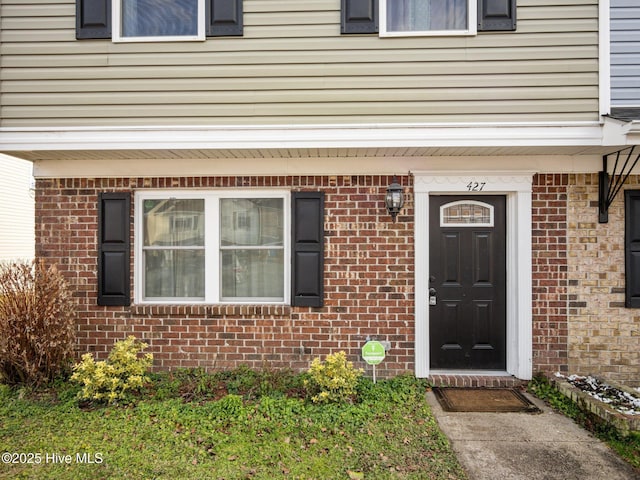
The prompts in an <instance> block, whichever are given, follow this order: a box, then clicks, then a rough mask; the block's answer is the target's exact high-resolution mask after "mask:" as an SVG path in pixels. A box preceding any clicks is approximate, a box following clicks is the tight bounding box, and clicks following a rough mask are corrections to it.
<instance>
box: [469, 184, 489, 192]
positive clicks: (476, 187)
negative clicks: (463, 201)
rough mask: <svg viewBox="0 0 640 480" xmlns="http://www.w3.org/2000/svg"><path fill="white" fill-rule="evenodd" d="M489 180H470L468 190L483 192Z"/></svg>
mask: <svg viewBox="0 0 640 480" xmlns="http://www.w3.org/2000/svg"><path fill="white" fill-rule="evenodd" d="M486 184H487V182H469V183H468V184H467V191H469V192H481V191H482V190H484V186H485V185H486Z"/></svg>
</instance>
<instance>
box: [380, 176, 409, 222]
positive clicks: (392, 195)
mask: <svg viewBox="0 0 640 480" xmlns="http://www.w3.org/2000/svg"><path fill="white" fill-rule="evenodd" d="M384 204H385V206H386V207H387V211H388V212H389V214H390V215H391V218H392V219H393V222H394V223H395V221H396V217H397V216H398V213H400V209H402V206H403V205H404V193H403V192H402V185H400V184H399V183H398V179H397V178H396V176H395V175H394V176H393V180H392V181H391V185H389V186H388V187H387V194H386V195H385V197H384Z"/></svg>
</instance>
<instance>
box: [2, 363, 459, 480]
mask: <svg viewBox="0 0 640 480" xmlns="http://www.w3.org/2000/svg"><path fill="white" fill-rule="evenodd" d="M303 380H304V376H303V375H293V374H290V373H287V372H275V371H265V372H254V371H250V370H248V369H239V370H236V371H233V372H223V373H220V374H215V375H208V374H205V373H204V372H201V371H180V372H175V373H169V374H162V375H154V379H153V381H152V383H151V385H150V386H149V387H148V388H147V390H146V391H145V392H143V394H141V395H140V396H139V398H136V399H135V402H133V403H131V404H129V405H126V406H108V407H106V406H93V405H84V406H81V405H78V402H77V400H76V394H77V388H75V387H72V386H70V385H69V384H67V383H61V384H59V385H58V386H57V387H54V388H52V389H49V390H48V391H45V392H43V391H36V392H34V391H29V390H18V389H10V388H8V387H6V386H2V385H0V453H2V452H15V453H16V454H20V453H22V454H26V456H22V457H16V456H15V455H14V458H12V459H11V460H13V459H15V460H17V463H0V478H11V479H16V478H29V479H31V478H38V479H46V478H55V479H84V478H87V479H89V478H91V479H101V478H104V479H107V478H119V479H142V478H144V479H151V478H153V479H165V478H167V479H178V478H180V479H182V478H185V479H187V478H198V479H199V478H212V479H278V478H287V479H385V478H394V479H395V478H406V479H411V478H415V479H450V480H455V479H464V478H466V477H465V474H464V472H463V471H462V468H461V467H460V465H459V463H458V462H457V460H456V458H455V456H454V454H453V452H452V450H451V447H450V445H449V442H448V440H447V439H446V437H445V436H444V435H443V434H442V433H441V431H440V430H439V428H438V426H437V424H436V422H435V419H434V418H433V416H432V414H431V412H430V410H429V407H428V405H427V403H426V401H425V398H424V395H425V390H426V388H427V386H428V385H427V384H426V383H425V382H424V381H421V380H416V379H415V378H413V377H411V376H400V377H397V378H395V379H391V380H385V381H379V382H378V383H377V384H375V385H374V384H373V383H372V382H371V381H370V380H367V379H361V380H360V381H359V383H358V387H357V394H356V395H355V397H354V401H353V402H351V403H341V404H326V405H317V404H314V403H312V402H310V401H308V400H306V399H305V398H303V397H304V386H303ZM28 455H31V456H30V457H29V456H28ZM3 459H4V457H3ZM29 460H31V461H32V463H30V464H27V463H24V462H25V461H29ZM67 462H68V463H67ZM90 462H93V463H90Z"/></svg>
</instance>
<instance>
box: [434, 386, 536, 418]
mask: <svg viewBox="0 0 640 480" xmlns="http://www.w3.org/2000/svg"><path fill="white" fill-rule="evenodd" d="M433 393H434V394H435V396H436V398H437V399H438V402H439V403H440V405H441V406H442V409H443V410H444V411H446V412H496V413H497V412H526V413H540V412H541V411H540V409H539V408H538V407H536V406H535V405H534V404H533V403H531V402H530V401H529V400H528V399H527V397H525V396H524V395H523V394H522V393H521V392H520V391H518V390H516V389H515V388H478V387H475V388H462V387H433Z"/></svg>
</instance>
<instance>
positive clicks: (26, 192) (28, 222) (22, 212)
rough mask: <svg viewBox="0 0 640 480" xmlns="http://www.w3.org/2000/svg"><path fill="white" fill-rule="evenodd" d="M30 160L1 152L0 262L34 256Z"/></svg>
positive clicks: (28, 258)
mask: <svg viewBox="0 0 640 480" xmlns="http://www.w3.org/2000/svg"><path fill="white" fill-rule="evenodd" d="M31 181H32V179H31V163H30V162H27V161H24V160H19V159H17V158H12V157H8V156H6V155H0V262H6V261H10V260H30V259H32V258H33V256H34V248H35V223H34V200H33V197H32V196H31V192H30V188H31V186H32V185H31Z"/></svg>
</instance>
